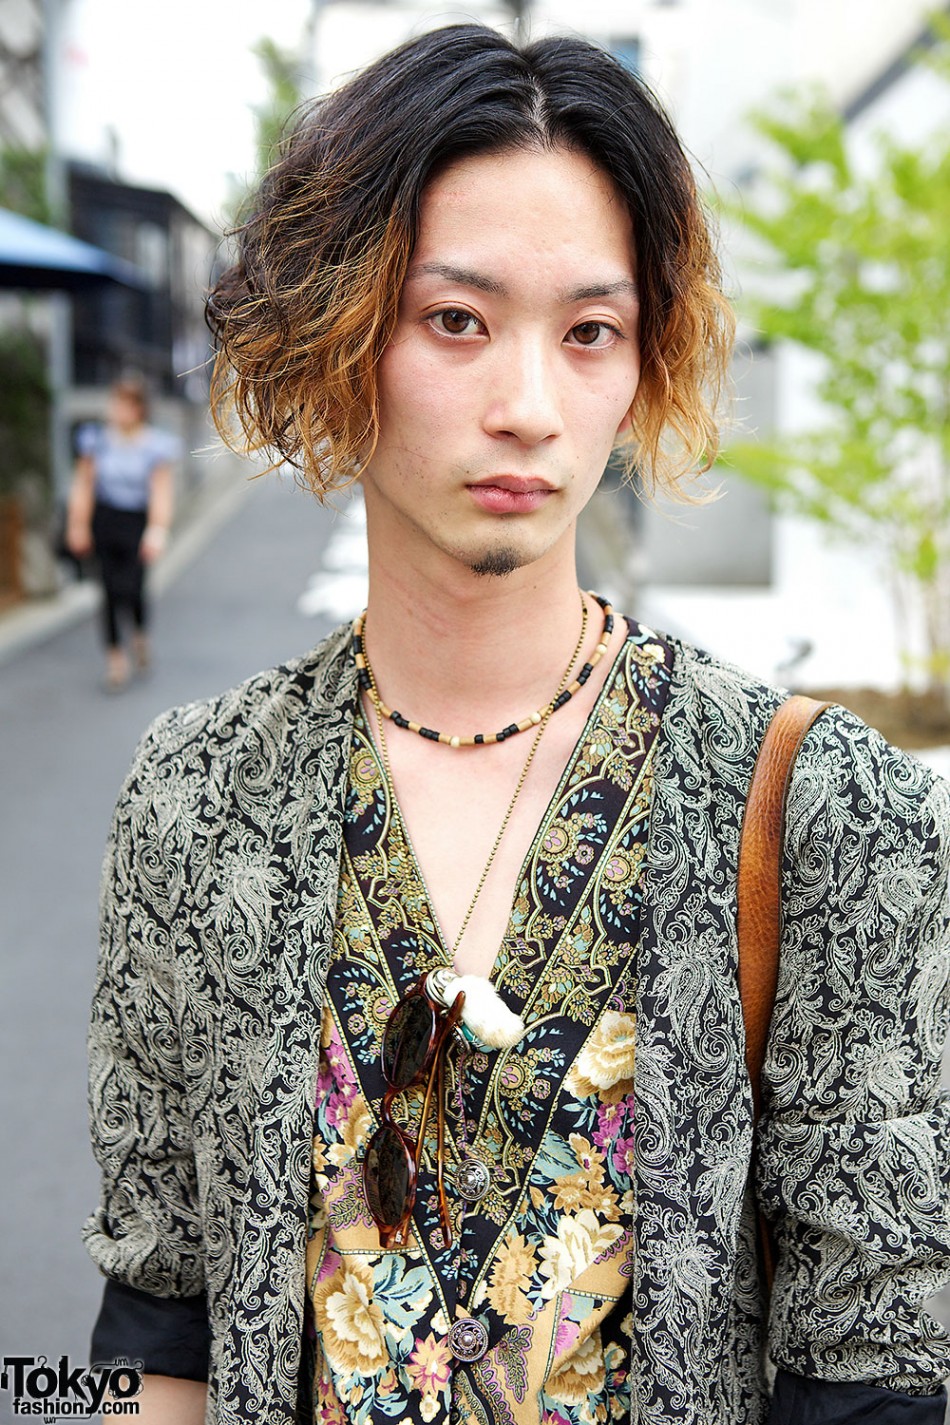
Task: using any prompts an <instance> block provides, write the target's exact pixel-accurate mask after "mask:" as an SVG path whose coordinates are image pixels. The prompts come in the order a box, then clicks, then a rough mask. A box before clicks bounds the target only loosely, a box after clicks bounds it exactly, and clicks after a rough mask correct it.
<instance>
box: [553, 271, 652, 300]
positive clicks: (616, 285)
mask: <svg viewBox="0 0 950 1425" xmlns="http://www.w3.org/2000/svg"><path fill="white" fill-rule="evenodd" d="M637 295H638V293H637V284H636V282H632V281H631V280H630V278H629V277H621V278H619V279H618V280H617V281H616V282H590V283H586V284H585V285H584V286H583V287H572V288H571V290H570V291H569V292H565V293H564V294H563V297H562V300H563V301H564V303H565V305H568V304H569V303H571V302H589V301H591V300H592V299H593V298H595V297H636V296H637Z"/></svg>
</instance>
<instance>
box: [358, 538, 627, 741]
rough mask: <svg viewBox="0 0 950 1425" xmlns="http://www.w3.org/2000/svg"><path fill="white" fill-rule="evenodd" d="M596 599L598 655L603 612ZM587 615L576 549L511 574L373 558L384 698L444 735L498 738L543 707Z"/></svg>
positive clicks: (370, 642)
mask: <svg viewBox="0 0 950 1425" xmlns="http://www.w3.org/2000/svg"><path fill="white" fill-rule="evenodd" d="M568 554H569V557H566V556H567V555H568ZM587 603H588V608H589V613H588V626H587V636H586V639H585V651H586V653H588V654H589V653H590V651H591V649H592V648H593V646H594V644H595V642H596V641H597V640H596V635H597V634H599V632H600V627H601V624H600V618H601V614H600V609H599V607H598V606H597V605H596V604H594V603H593V601H592V600H590V599H588V600H587ZM581 616H582V605H581V597H580V594H579V592H578V588H577V577H576V572H575V567H574V559H573V543H572V544H571V547H570V550H569V551H563V552H562V553H561V554H560V555H559V556H556V557H554V558H550V559H543V560H541V561H539V562H538V563H537V564H533V565H531V566H528V567H526V568H523V569H517V570H515V571H514V572H513V573H511V574H508V575H505V576H503V577H498V576H492V575H475V574H472V573H470V571H468V570H465V569H460V568H455V569H441V570H438V571H432V572H431V573H429V574H428V575H427V574H425V573H420V572H419V571H418V570H411V569H408V568H405V567H401V566H400V565H399V564H398V561H382V560H374V559H373V558H372V555H371V559H370V594H369V601H368V607H367V618H366V649H367V653H368V656H369V659H370V662H371V664H372V668H373V673H374V676H375V678H376V681H377V684H378V686H379V690H380V695H381V696H382V698H383V700H384V701H385V702H387V703H388V704H389V705H390V707H395V708H398V709H399V711H400V712H402V713H404V714H405V716H407V717H409V718H412V719H414V720H417V721H420V722H423V723H425V724H426V725H428V726H429V727H435V728H437V729H438V730H439V731H442V732H448V733H450V734H460V735H467V734H469V733H472V732H495V731H497V730H498V729H499V728H501V727H504V726H506V725H507V724H508V723H510V722H512V721H514V720H517V719H519V718H522V717H524V716H526V715H527V714H528V713H530V712H532V711H533V710H534V709H535V708H537V707H540V706H543V704H544V703H546V702H547V701H548V699H549V698H551V697H553V695H554V693H555V692H556V691H557V688H558V684H559V682H560V680H561V678H562V676H563V675H564V672H565V670H566V668H567V666H568V663H569V661H570V658H571V654H572V652H573V650H574V647H575V644H576V642H577V639H578V635H579V634H580V631H581Z"/></svg>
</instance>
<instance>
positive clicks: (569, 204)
mask: <svg viewBox="0 0 950 1425" xmlns="http://www.w3.org/2000/svg"><path fill="white" fill-rule="evenodd" d="M635 277H636V273H635V258H634V240H633V231H632V225H631V222H630V217H629V214H628V212H627V209H626V207H625V205H624V203H623V201H622V199H621V197H620V195H619V193H618V192H617V190H616V189H615V188H614V187H613V185H612V183H611V181H610V179H609V178H607V177H606V175H605V174H603V173H602V172H601V170H600V169H599V168H597V167H596V166H595V165H594V164H593V163H591V161H590V160H589V159H588V158H586V157H584V156H582V155H580V154H578V153H574V152H569V151H567V150H563V149H557V150H555V151H553V152H538V151H533V150H531V151H529V150H519V151H516V152H514V153H506V154H485V155H481V156H478V157H474V158H468V159H464V160H462V161H461V162H459V163H456V164H454V165H453V166H452V167H450V168H448V169H447V170H446V171H445V172H444V173H443V174H442V175H441V176H440V177H438V178H437V179H435V180H434V182H433V183H432V184H431V186H430V187H429V188H428V190H427V192H426V194H425V197H424V200H423V205H422V213H421V221H420V227H419V236H418V241H417V243H416V248H415V251H414V254H413V258H412V262H411V266H410V269H409V273H408V276H407V279H406V283H405V286H404V289H403V292H402V295H401V299H400V306H399V319H398V325H397V328H396V332H395V335H394V337H393V340H392V342H391V344H390V345H389V346H388V347H387V349H386V351H385V352H384V353H383V356H382V359H381V361H380V367H379V423H380V430H379V443H378V445H377V448H376V451H375V453H374V455H373V457H372V460H371V461H370V462H369V463H368V465H367V466H366V468H365V470H364V474H363V477H362V478H363V485H364V488H365V494H366V505H367V514H368V518H369V528H370V538H371V540H373V539H375V540H379V539H383V540H385V541H391V545H390V547H391V548H392V549H393V550H394V551H397V552H398V554H399V557H400V560H401V561H404V562H405V564H406V566H407V567H410V568H411V567H415V568H418V569H419V570H420V572H421V570H422V569H425V570H426V571H427V572H429V573H430V574H432V575H433V576H434V577H436V578H438V577H439V575H440V573H445V572H446V571H445V569H444V561H445V560H449V561H454V562H455V563H456V564H461V565H462V566H464V567H465V568H466V569H469V570H473V571H474V572H476V573H478V574H488V575H491V574H494V575H501V574H507V573H510V572H511V571H512V570H513V569H516V568H519V567H521V566H523V565H527V564H533V563H535V562H536V561H538V560H543V559H544V558H545V557H546V556H552V557H553V556H554V555H555V554H556V552H557V551H558V550H561V551H563V548H564V542H565V541H568V542H570V543H571V545H572V542H573V531H574V524H575V521H576V519H577V516H578V514H579V513H580V511H581V510H582V509H583V507H584V505H585V504H586V503H587V501H588V499H589V498H590V496H591V494H592V493H593V491H594V490H595V488H596V486H597V483H598V481H599V479H600V476H601V474H602V472H603V469H604V465H605V464H606V462H607V458H608V456H609V454H610V451H611V448H612V446H613V444H614V442H615V440H616V437H617V434H618V431H620V430H621V429H623V428H624V426H625V423H626V421H627V416H628V412H629V409H630V406H631V403H632V401H633V398H634V395H635V394H636V390H637V383H638V380H639V374H640V353H639V343H638V336H637V332H638V304H637V296H636V287H635ZM418 561H422V562H421V563H419V562H418ZM440 564H441V565H442V566H443V568H442V569H441V570H440V567H439V566H440Z"/></svg>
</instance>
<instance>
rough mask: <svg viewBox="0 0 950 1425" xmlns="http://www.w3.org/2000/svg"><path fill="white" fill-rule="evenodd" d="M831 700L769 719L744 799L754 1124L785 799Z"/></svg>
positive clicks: (742, 982)
mask: <svg viewBox="0 0 950 1425" xmlns="http://www.w3.org/2000/svg"><path fill="white" fill-rule="evenodd" d="M828 706H829V704H828V703H819V702H816V701H815V699H814V698H805V697H802V696H801V694H795V695H794V696H793V697H790V698H789V699H788V700H787V701H786V702H784V703H782V705H781V707H779V708H778V710H777V711H776V713H775V715H774V717H773V718H772V721H771V722H770V723H769V726H768V729H767V731H766V734H765V737H764V738H763V739H762V746H761V747H760V748H759V755H758V757H757V758H756V763H755V770H754V771H753V773H752V781H751V783H750V786H749V795H748V797H747V799H746V805H745V814H744V816H743V819H742V835H741V839H740V843H739V893H738V899H739V916H738V929H739V994H740V997H741V999H742V1017H743V1020H744V1021H745V1059H746V1067H747V1068H748V1071H749V1079H750V1081H751V1084H752V1104H753V1111H754V1116H755V1122H758V1119H759V1114H760V1112H761V1109H762V1083H761V1080H762V1065H763V1063H764V1061H765V1046H766V1040H767V1038H768V1032H769V1024H770V1022H771V1019H772V1010H773V1007H774V1005H775V989H776V986H777V984H778V961H779V946H780V943H781V937H782V849H783V845H784V841H785V803H786V798H787V796H788V788H789V783H790V782H791V779H792V771H793V769H794V766H795V759H796V757H797V756H798V749H799V748H800V747H801V745H802V742H803V740H804V737H805V734H806V732H807V731H808V729H809V728H810V727H811V725H812V723H813V722H814V721H815V719H816V718H818V717H819V716H820V715H821V713H823V712H824V710H825V708H827V707H828ZM759 1232H760V1237H761V1242H762V1257H763V1265H764V1270H765V1277H766V1283H767V1286H768V1289H769V1291H771V1288H772V1276H773V1254H772V1246H771V1242H770V1240H769V1235H768V1228H767V1225H766V1222H765V1219H764V1218H763V1217H762V1215H761V1214H760V1215H759Z"/></svg>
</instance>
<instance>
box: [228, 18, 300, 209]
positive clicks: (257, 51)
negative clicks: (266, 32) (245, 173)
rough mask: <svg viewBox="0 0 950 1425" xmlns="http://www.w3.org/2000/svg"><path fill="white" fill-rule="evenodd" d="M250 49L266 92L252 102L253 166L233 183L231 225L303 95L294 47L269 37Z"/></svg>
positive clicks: (273, 155)
mask: <svg viewBox="0 0 950 1425" xmlns="http://www.w3.org/2000/svg"><path fill="white" fill-rule="evenodd" d="M252 53H253V54H254V55H255V56H256V57H257V59H258V61H259V63H260V65H261V68H262V70H263V71H264V78H265V79H266V81H267V89H268V94H267V99H266V100H265V102H264V103H263V104H255V105H254V106H253V114H254V128H255V150H256V169H255V172H254V173H253V174H251V176H250V177H249V178H248V180H247V181H246V182H245V183H238V182H236V181H235V182H234V184H233V192H232V194H231V196H230V198H229V200H228V203H227V214H226V217H227V222H228V225H229V226H232V227H233V226H236V225H237V224H238V223H239V222H240V221H241V215H242V212H243V210H244V208H245V207H246V205H247V202H248V199H249V198H250V197H251V195H252V194H253V193H254V191H255V190H256V188H257V185H258V183H259V182H260V180H261V178H263V176H264V174H265V173H266V172H267V170H268V168H270V166H271V164H272V163H273V162H274V160H275V159H276V158H277V156H278V154H279V152H280V145H281V140H282V138H283V135H284V131H285V129H286V127H287V121H288V119H289V118H290V116H291V115H292V114H293V112H294V110H295V109H296V108H297V107H298V106H299V104H300V102H301V100H302V98H303V94H302V86H301V73H300V70H301V66H300V56H299V55H298V54H297V53H296V52H295V51H293V50H286V49H281V47H280V45H278V44H275V42H274V41H273V40H271V39H266V38H265V39H260V40H258V41H257V44H255V45H254V46H253V47H252Z"/></svg>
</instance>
